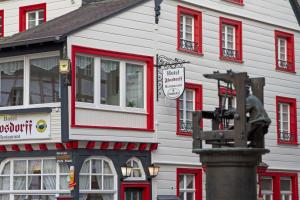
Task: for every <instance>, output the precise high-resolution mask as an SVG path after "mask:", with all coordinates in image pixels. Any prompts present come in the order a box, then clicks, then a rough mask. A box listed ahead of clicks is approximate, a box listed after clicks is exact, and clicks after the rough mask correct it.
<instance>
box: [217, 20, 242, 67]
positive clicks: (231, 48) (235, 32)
mask: <svg viewBox="0 0 300 200" xmlns="http://www.w3.org/2000/svg"><path fill="white" fill-rule="evenodd" d="M220 59H221V60H227V61H234V62H242V61H243V52H242V22H241V21H236V20H232V19H228V18H224V17H220Z"/></svg>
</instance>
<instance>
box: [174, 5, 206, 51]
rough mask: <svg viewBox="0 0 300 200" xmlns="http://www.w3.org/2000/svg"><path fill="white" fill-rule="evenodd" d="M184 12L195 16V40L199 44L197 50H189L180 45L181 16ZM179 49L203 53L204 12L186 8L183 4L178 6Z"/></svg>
mask: <svg viewBox="0 0 300 200" xmlns="http://www.w3.org/2000/svg"><path fill="white" fill-rule="evenodd" d="M182 14H186V15H191V16H193V17H194V42H195V43H197V44H198V49H197V51H192V50H187V49H184V48H182V47H181V45H180V16H181V15H182ZM177 50H179V51H183V52H187V53H193V54H198V55H202V54H203V52H202V13H201V12H200V11H198V10H194V9H191V8H186V7H183V6H178V7H177Z"/></svg>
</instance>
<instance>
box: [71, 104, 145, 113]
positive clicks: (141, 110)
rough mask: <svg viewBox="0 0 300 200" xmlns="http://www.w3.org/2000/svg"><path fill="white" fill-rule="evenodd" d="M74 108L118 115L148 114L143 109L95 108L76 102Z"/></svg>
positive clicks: (93, 105)
mask: <svg viewBox="0 0 300 200" xmlns="http://www.w3.org/2000/svg"><path fill="white" fill-rule="evenodd" d="M76 108H82V109H87V110H98V111H108V112H118V113H130V114H140V115H147V114H148V113H147V112H146V111H145V110H144V109H139V108H127V107H126V108H121V107H119V106H110V105H101V106H96V105H95V104H92V103H82V102H76Z"/></svg>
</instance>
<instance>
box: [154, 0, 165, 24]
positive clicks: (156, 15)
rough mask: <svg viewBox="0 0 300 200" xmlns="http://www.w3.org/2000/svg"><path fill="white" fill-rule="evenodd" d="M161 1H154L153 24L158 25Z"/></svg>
mask: <svg viewBox="0 0 300 200" xmlns="http://www.w3.org/2000/svg"><path fill="white" fill-rule="evenodd" d="M162 1H163V0H154V4H155V5H154V6H155V7H154V11H155V24H158V21H159V16H160V4H161V3H162Z"/></svg>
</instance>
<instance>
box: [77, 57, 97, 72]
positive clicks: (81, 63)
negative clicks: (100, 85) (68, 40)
mask: <svg viewBox="0 0 300 200" xmlns="http://www.w3.org/2000/svg"><path fill="white" fill-rule="evenodd" d="M89 66H94V58H91V57H86V56H78V55H77V56H76V67H78V68H80V69H86V68H88V67H89Z"/></svg>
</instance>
